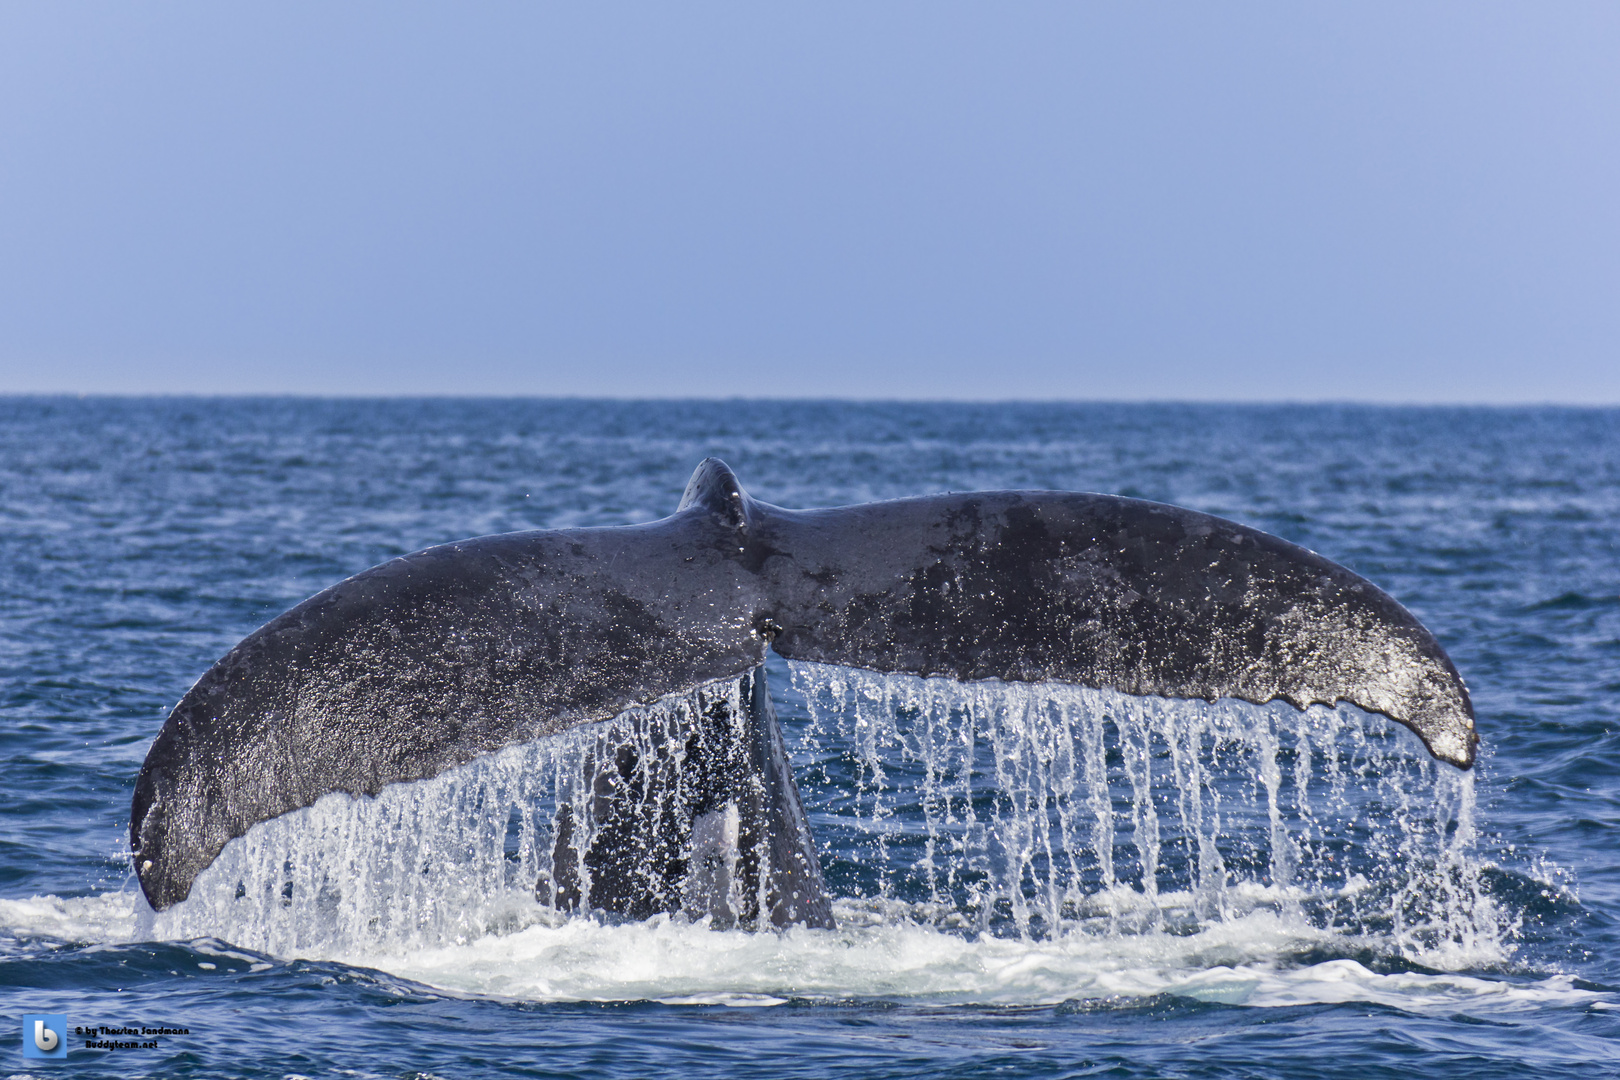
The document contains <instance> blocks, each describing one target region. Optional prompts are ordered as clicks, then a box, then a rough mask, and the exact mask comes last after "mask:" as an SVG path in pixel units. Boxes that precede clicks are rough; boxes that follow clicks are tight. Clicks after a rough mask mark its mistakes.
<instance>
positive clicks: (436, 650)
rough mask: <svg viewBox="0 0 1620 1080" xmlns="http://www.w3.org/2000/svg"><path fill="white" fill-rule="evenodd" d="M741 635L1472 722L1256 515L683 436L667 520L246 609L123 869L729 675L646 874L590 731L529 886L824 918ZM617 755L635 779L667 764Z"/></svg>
mask: <svg viewBox="0 0 1620 1080" xmlns="http://www.w3.org/2000/svg"><path fill="white" fill-rule="evenodd" d="M767 647H770V648H774V649H775V651H776V652H777V653H779V654H780V655H782V656H784V657H786V658H788V659H790V660H805V661H816V662H822V663H831V664H844V665H849V666H854V667H861V668H867V669H871V670H875V671H883V672H907V673H911V674H916V675H943V676H948V677H951V678H955V679H960V680H977V679H1002V680H1016V681H1044V680H1053V681H1061V682H1069V683H1075V684H1079V685H1084V686H1090V687H1097V688H1107V689H1113V690H1119V691H1122V692H1125V693H1128V694H1138V695H1158V696H1166V697H1184V698H1203V699H1207V700H1214V699H1217V698H1221V697H1236V698H1241V699H1244V700H1246V701H1251V702H1257V703H1260V702H1267V701H1272V700H1276V699H1282V700H1285V701H1288V702H1290V703H1291V704H1293V705H1295V706H1296V707H1299V708H1304V707H1306V706H1308V705H1311V704H1313V703H1323V704H1333V703H1335V702H1339V701H1348V702H1351V703H1353V704H1355V705H1358V706H1360V707H1361V708H1363V709H1366V710H1368V711H1370V712H1376V713H1381V714H1383V715H1385V716H1387V717H1389V718H1390V719H1392V720H1394V721H1396V722H1398V723H1401V724H1403V725H1405V726H1406V727H1408V728H1410V729H1411V730H1412V731H1414V732H1415V733H1416V734H1417V735H1418V736H1419V738H1421V739H1422V741H1423V743H1424V745H1425V746H1426V747H1427V748H1428V750H1429V751H1430V753H1432V754H1433V755H1434V756H1435V757H1437V758H1439V759H1441V760H1443V761H1447V762H1450V763H1451V764H1453V765H1456V766H1458V767H1460V768H1465V769H1466V768H1468V767H1470V766H1471V765H1472V764H1473V760H1474V749H1475V744H1476V742H1477V737H1476V735H1475V732H1474V725H1473V709H1472V705H1471V704H1470V701H1469V698H1468V692H1467V689H1466V688H1465V687H1464V685H1463V682H1462V679H1461V678H1460V676H1459V675H1458V673H1457V670H1456V668H1455V667H1454V666H1453V665H1452V664H1451V661H1450V660H1449V659H1448V658H1447V656H1446V654H1445V651H1444V650H1443V649H1442V648H1441V647H1440V645H1439V643H1438V642H1437V641H1436V640H1435V639H1434V637H1433V635H1431V634H1430V633H1429V632H1428V631H1427V630H1426V629H1425V628H1424V627H1423V626H1422V625H1421V624H1420V623H1419V622H1418V621H1417V619H1415V618H1414V617H1413V616H1412V615H1411V614H1410V613H1409V612H1407V611H1406V610H1405V609H1404V608H1403V607H1401V605H1400V604H1398V603H1397V602H1396V601H1395V600H1393V599H1392V598H1391V597H1389V596H1388V595H1387V594H1385V593H1384V592H1383V591H1381V590H1380V589H1378V588H1377V587H1376V586H1374V585H1373V584H1371V583H1370V582H1368V581H1366V580H1365V579H1363V578H1361V577H1359V576H1357V575H1356V574H1354V573H1352V572H1350V571H1349V570H1346V569H1345V568H1343V567H1341V566H1338V565H1337V564H1335V563H1332V562H1330V561H1328V560H1327V559H1324V558H1322V557H1321V556H1319V555H1316V554H1315V553H1314V552H1310V551H1307V550H1305V549H1303V548H1300V547H1297V546H1295V545H1293V544H1290V543H1288V542H1287V541H1284V540H1280V539H1278V538H1276V537H1273V536H1270V535H1268V534H1266V533H1262V532H1260V531H1258V530H1255V529H1251V528H1247V527H1245V526H1242V525H1238V524H1235V523H1233V522H1230V521H1225V520H1223V519H1220V518H1215V517H1211V516H1209V515H1205V514H1200V513H1197V512H1195V511H1191V510H1185V509H1182V508H1179V507H1173V506H1167V505H1163V504H1158V503H1150V502H1143V501H1140V500H1134V499H1124V498H1119V497H1114V496H1107V495H1094V494H1083V493H1075V492H1052V491H1003V492H975V493H968V494H952V495H936V496H927V497H922V498H914V499H901V500H896V501H892V502H883V503H871V504H865V505H860V506H850V507H841V508H836V509H829V510H804V511H794V510H784V509H781V508H778V507H774V506H770V505H768V504H765V503H760V502H757V501H755V500H753V499H751V498H750V497H749V496H748V495H747V494H746V493H745V492H744V491H743V490H742V488H741V486H740V485H739V484H738V482H737V480H736V477H735V476H734V475H733V474H732V472H731V470H730V469H729V468H727V467H726V466H725V465H724V464H723V463H722V462H720V461H718V460H717V459H714V458H710V459H708V460H706V461H704V462H703V463H702V464H700V465H699V466H698V468H697V471H696V472H695V473H694V474H693V477H692V480H691V482H690V484H689V485H688V486H687V490H686V493H685V495H684V497H683V498H682V500H681V504H680V507H679V508H678V509H677V511H676V512H675V514H673V515H672V516H670V517H668V518H664V519H662V520H660V521H655V522H651V523H648V524H645V525H635V526H622V527H617V528H598V529H568V530H555V531H539V532H527V533H511V534H505V535H500V536H489V537H481V538H477V539H473V540H467V541H462V542H458V543H454V544H447V545H443V546H441V547H435V548H429V549H427V550H425V551H421V552H418V553H416V554H413V555H407V556H404V557H402V558H399V559H395V560H393V561H391V562H388V563H384V564H383V565H381V566H377V567H374V568H372V569H370V570H366V571H363V572H362V573H360V574H357V575H355V576H354V577H352V578H349V579H347V580H346V581H343V582H340V583H338V584H337V585H334V586H332V587H331V588H329V589H326V590H325V591H323V592H321V593H319V594H317V595H316V596H314V597H311V598H310V599H309V600H306V601H304V602H303V603H302V604H299V605H298V606H297V607H294V608H293V609H292V610H290V611H288V612H286V613H285V614H283V615H281V616H278V617H277V618H276V619H273V620H272V621H271V622H269V623H267V624H266V625H265V626H263V627H261V628H260V629H259V630H257V631H255V632H254V633H252V634H250V635H249V636H248V637H247V638H245V639H244V640H243V641H242V642H241V643H240V644H238V645H237V646H236V647H235V648H233V649H232V650H231V651H230V652H229V653H227V654H226V656H225V657H223V658H222V659H221V660H220V661H219V662H218V663H216V664H215V665H214V666H213V667H212V668H210V669H209V671H208V672H207V673H205V674H204V675H203V677H202V678H201V679H199V680H198V681H197V683H196V685H194V686H193V687H192V688H191V689H190V690H189V691H188V692H187V693H186V695H185V696H184V697H183V698H182V699H181V701H180V703H179V704H178V705H177V706H176V707H175V709H174V711H173V712H172V713H171V714H170V716H169V718H168V720H167V721H166V722H165V723H164V725H163V728H162V730H161V731H160V732H159V734H158V737H157V739H156V740H155V741H154V742H153V745H152V748H151V750H150V752H149V753H148V755H147V758H146V762H145V764H144V765H143V767H142V769H141V773H140V776H139V778H138V779H137V782H136V787H135V795H134V800H133V806H132V811H131V817H130V839H131V845H132V847H133V849H134V851H135V864H136V871H137V875H138V877H139V879H140V882H141V886H142V889H143V890H144V891H145V894H146V896H147V899H148V900H149V901H150V902H151V903H152V905H153V906H154V907H155V908H158V909H162V908H165V907H168V906H170V905H172V904H174V903H177V902H179V901H180V900H183V899H185V897H186V896H187V895H188V893H189V892H190V889H191V885H192V882H193V880H194V879H195V878H196V876H197V874H199V873H200V872H201V871H202V870H203V869H205V868H206V867H207V866H208V865H209V864H210V863H211V862H212V861H213V860H214V858H215V856H217V855H218V854H219V852H220V851H221V850H222V849H223V847H224V845H225V844H226V843H227V842H228V841H230V840H231V839H233V838H235V837H237V836H241V835H242V834H244V833H245V832H247V830H248V829H249V828H251V827H252V826H253V825H254V824H256V823H258V822H260V821H265V820H268V819H270V818H274V817H277V816H279V815H281V814H284V813H287V812H289V811H291V810H295V809H299V808H301V807H304V806H309V805H311V804H312V803H314V802H315V801H316V800H317V799H319V798H320V797H321V796H323V795H325V794H328V793H330V792H347V793H350V794H353V795H375V794H377V792H378V791H380V790H381V788H382V787H383V786H384V785H386V784H390V783H396V782H402V781H409V780H418V779H424V778H427V777H430V776H435V775H437V774H439V773H440V772H443V771H444V770H445V769H448V768H451V767H453V766H455V765H459V764H462V763H464V762H466V761H469V760H471V759H472V758H474V757H477V756H479V755H481V754H485V753H488V752H491V751H493V750H498V749H500V748H502V747H505V746H509V745H513V744H516V743H522V742H527V741H530V740H532V739H535V738H539V737H542V736H546V735H550V734H555V733H558V732H561V731H564V730H566V729H568V728H571V727H574V726H577V725H580V724H585V723H591V722H595V721H600V720H605V719H608V718H610V717H613V716H616V715H618V714H620V713H621V712H623V711H624V710H626V709H628V708H631V707H633V706H636V705H643V704H647V703H649V702H652V701H655V700H657V699H659V698H661V697H664V696H666V695H669V694H675V693H685V692H691V691H694V690H695V689H697V688H699V687H703V686H705V685H707V684H710V683H714V682H718V681H720V680H727V679H733V680H734V679H739V678H740V679H743V683H744V685H745V687H746V693H745V694H744V695H743V699H745V700H746V705H738V706H736V710H740V713H739V714H738V715H734V716H730V717H729V718H728V719H726V720H725V723H721V722H720V720H718V719H717V720H715V722H714V730H715V731H721V730H729V731H732V732H739V731H740V732H743V733H744V734H743V735H740V736H736V738H737V739H740V740H741V741H740V742H739V743H738V744H737V745H738V746H739V747H742V749H739V750H737V752H736V753H735V754H733V755H732V756H731V757H730V758H727V761H728V762H730V763H729V764H724V765H716V766H714V767H713V768H712V769H711V770H710V773H706V774H703V775H702V776H696V775H695V776H694V777H692V778H690V779H691V783H689V784H688V785H687V788H686V789H683V790H689V792H691V793H692V794H689V796H688V798H689V801H690V803H691V805H690V806H689V809H690V810H691V811H692V812H691V815H690V825H689V827H688V828H687V831H686V832H684V833H682V834H681V835H680V836H679V837H677V838H676V840H675V841H674V842H675V843H676V845H677V846H679V845H680V844H683V843H684V844H685V845H686V853H685V854H684V855H681V856H680V857H679V858H672V860H670V861H667V862H666V863H665V864H664V865H663V867H662V868H659V869H657V872H656V874H655V875H654V876H655V877H656V879H657V880H656V881H654V879H653V877H649V876H648V875H649V874H650V873H652V871H648V870H647V869H646V868H645V867H639V868H638V867H637V866H636V865H635V864H634V863H633V857H632V855H631V854H630V853H631V852H633V851H637V850H646V846H647V843H648V838H647V836H646V835H645V829H646V828H647V827H648V826H647V825H646V822H645V821H644V820H642V819H639V818H638V817H637V811H635V810H634V809H633V807H632V806H631V805H630V804H631V801H633V800H631V797H630V793H629V792H630V788H629V787H628V786H626V785H627V784H628V783H629V781H628V780H627V779H626V777H627V776H628V773H626V772H625V770H624V768H623V767H622V765H621V763H620V761H619V760H617V759H618V757H619V756H620V755H619V754H617V752H616V753H615V755H614V759H613V760H607V759H603V760H602V761H601V762H600V763H599V765H598V766H597V768H598V775H597V777H596V778H595V780H594V783H596V784H597V786H598V788H599V790H600V791H601V797H600V798H596V799H593V800H591V814H592V816H593V818H594V819H595V820H594V821H593V822H591V823H589V824H590V825H591V830H590V835H591V840H590V842H589V843H588V844H586V845H585V849H584V850H580V849H578V848H577V847H575V846H573V845H574V840H573V838H572V837H573V836H574V835H577V836H579V837H580V838H581V840H582V841H583V838H584V836H585V835H586V832H585V830H584V827H585V825H586V824H587V823H585V822H578V823H575V825H572V826H571V825H570V824H569V823H568V822H566V821H559V822H558V837H557V840H558V844H557V856H558V857H559V860H560V861H558V862H557V867H556V870H555V876H556V880H555V881H554V882H553V883H552V886H551V888H552V890H553V895H554V897H555V898H556V899H557V900H558V901H559V902H562V903H565V904H569V903H571V904H574V905H586V906H589V907H592V908H606V909H607V910H610V911H619V912H621V913H624V914H633V913H635V912H641V911H643V910H644V909H647V908H649V907H652V906H656V907H657V909H658V910H689V911H697V910H701V911H704V912H706V913H709V914H718V915H721V916H723V917H724V916H727V915H728V914H729V915H734V916H736V917H738V918H739V919H741V920H743V921H745V922H750V921H755V920H757V921H760V922H763V921H766V920H768V921H770V922H772V923H774V924H776V925H786V924H787V923H792V922H804V923H809V924H810V925H829V924H830V921H831V914H830V909H829V908H828V907H827V904H826V899H825V893H824V890H823V889H822V888H821V883H820V882H821V878H820V870H819V868H818V867H817V866H816V865H815V852H814V846H813V844H812V843H811V841H810V838H809V831H808V828H807V826H805V824H804V815H803V810H802V808H801V807H800V806H799V802H798V796H797V792H796V790H795V789H794V787H793V781H792V775H791V772H790V771H789V770H788V767H787V759H786V755H785V753H784V752H782V751H781V735H780V731H779V730H778V729H777V727H776V721H775V718H774V715H772V714H770V712H769V698H768V696H767V695H765V693H764V680H763V668H762V667H761V665H762V663H763V661H764V658H765V653H766V649H767ZM743 699H739V700H743ZM736 710H734V711H736ZM741 714H746V715H741ZM727 725H729V726H727ZM699 736H700V737H701V738H708V737H709V736H703V735H701V733H699ZM716 737H718V736H716ZM655 752H656V753H659V754H662V751H655ZM671 752H672V753H673V744H671ZM672 760H674V761H676V762H681V761H685V760H686V759H685V757H684V756H683V755H676V756H675V757H674V758H673V759H672ZM651 764H652V763H642V765H646V766H650V765H651ZM642 765H638V766H637V768H639V769H640V775H643V776H653V775H668V771H667V769H665V770H663V771H662V772H660V771H659V770H657V769H650V768H648V767H642ZM685 767H687V768H694V767H695V766H685ZM615 771H617V772H618V773H619V777H618V779H617V780H616V779H615V777H614V775H613V773H614V772H615ZM635 771H636V769H631V770H630V772H635ZM642 794H645V793H642ZM733 815H734V817H733ZM734 820H735V824H733V821H734ZM575 826H577V831H574V832H571V831H570V830H574V829H575ZM732 837H736V838H737V839H735V840H733V839H731V838H732ZM694 851H696V852H698V854H699V855H701V856H702V857H701V858H694V857H692V852H694ZM750 852H769V853H771V854H769V856H768V857H765V856H760V855H757V854H750ZM682 859H685V860H686V861H685V862H681V860H682ZM750 860H753V861H750ZM677 863H680V865H679V866H677V865H676V864H677ZM570 865H571V866H573V867H574V870H573V875H574V876H573V877H572V878H570V877H569V870H568V867H569V866H570ZM638 875H639V876H638ZM733 875H735V877H734V880H735V882H736V883H737V884H738V885H739V886H740V888H741V892H742V893H743V894H749V895H753V896H755V897H756V898H757V899H756V900H755V901H751V902H750V904H751V907H750V906H749V905H747V904H745V905H744V907H745V910H743V911H732V910H731V908H730V907H729V906H728V905H727V904H726V903H725V902H723V901H722V900H721V899H719V893H720V892H723V891H727V890H722V889H720V887H719V884H718V883H719V882H721V881H722V880H723V879H724V878H727V877H731V876H733ZM737 891H738V890H737V889H731V890H729V893H730V895H736V894H737ZM794 893H798V897H797V899H794V898H793V894H794Z"/></svg>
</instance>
